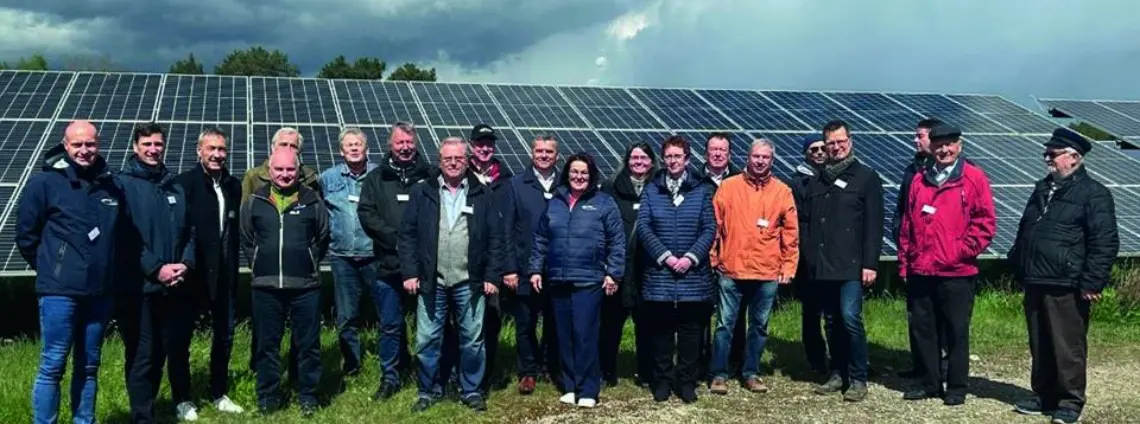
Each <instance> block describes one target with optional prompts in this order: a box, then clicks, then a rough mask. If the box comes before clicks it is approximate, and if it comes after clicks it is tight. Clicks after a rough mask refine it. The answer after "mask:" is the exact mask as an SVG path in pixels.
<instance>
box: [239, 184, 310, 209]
mask: <svg viewBox="0 0 1140 424" xmlns="http://www.w3.org/2000/svg"><path fill="white" fill-rule="evenodd" d="M296 184H299V186H298V187H297V204H301V205H309V204H312V203H316V202H317V201H320V199H321V198H320V196H319V195H317V192H315V191H313V189H311V188H309V186H306V185H305V184H302V183H301V182H300V181H297V182H296ZM272 189H273V184H266V185H263V186H261V188H258V189H257V190H254V192H253V194H254V195H256V196H258V197H262V198H265V199H268V198H269V191H270V190H272Z"/></svg>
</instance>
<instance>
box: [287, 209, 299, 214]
mask: <svg viewBox="0 0 1140 424" xmlns="http://www.w3.org/2000/svg"><path fill="white" fill-rule="evenodd" d="M300 214H301V211H300V210H294V211H289V215H300Z"/></svg>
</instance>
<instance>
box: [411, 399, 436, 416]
mask: <svg viewBox="0 0 1140 424" xmlns="http://www.w3.org/2000/svg"><path fill="white" fill-rule="evenodd" d="M432 404H434V402H432V400H431V399H428V398H424V397H422V398H419V399H417V400H416V403H415V404H413V405H412V413H413V414H415V413H418V412H424V411H427V410H428V408H431V406H432Z"/></svg>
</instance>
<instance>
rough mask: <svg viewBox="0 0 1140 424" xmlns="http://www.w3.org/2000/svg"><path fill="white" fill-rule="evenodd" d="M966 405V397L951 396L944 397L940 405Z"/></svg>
mask: <svg viewBox="0 0 1140 424" xmlns="http://www.w3.org/2000/svg"><path fill="white" fill-rule="evenodd" d="M965 403H966V395H960V394H953V395H946V397H944V398H942V404H943V405H946V406H958V405H962V404H965Z"/></svg>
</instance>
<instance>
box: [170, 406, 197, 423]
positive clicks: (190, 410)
mask: <svg viewBox="0 0 1140 424" xmlns="http://www.w3.org/2000/svg"><path fill="white" fill-rule="evenodd" d="M174 410H175V412H176V413H177V415H178V421H198V408H195V407H194V403H192V402H182V403H180V404H178V406H176V407H175V408H174Z"/></svg>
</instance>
